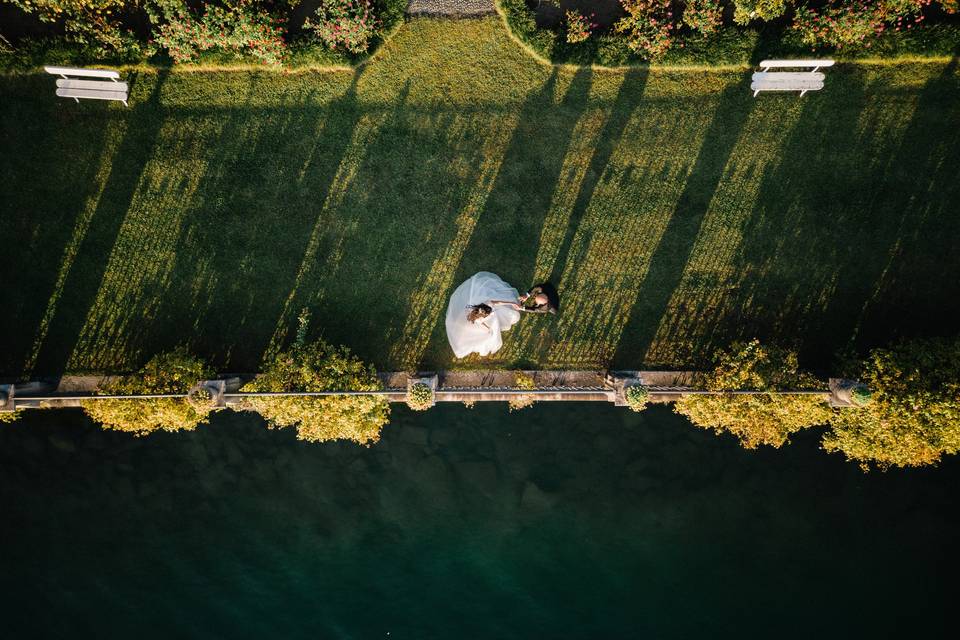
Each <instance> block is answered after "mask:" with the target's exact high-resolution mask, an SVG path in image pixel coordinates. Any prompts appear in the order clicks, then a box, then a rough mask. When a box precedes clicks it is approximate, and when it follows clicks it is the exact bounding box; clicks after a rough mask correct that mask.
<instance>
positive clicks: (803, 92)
mask: <svg viewBox="0 0 960 640" xmlns="http://www.w3.org/2000/svg"><path fill="white" fill-rule="evenodd" d="M806 92H807V90H806V89H804V90H803V91H801V92H800V97H801V98H802V97H803V94H805V93H806Z"/></svg>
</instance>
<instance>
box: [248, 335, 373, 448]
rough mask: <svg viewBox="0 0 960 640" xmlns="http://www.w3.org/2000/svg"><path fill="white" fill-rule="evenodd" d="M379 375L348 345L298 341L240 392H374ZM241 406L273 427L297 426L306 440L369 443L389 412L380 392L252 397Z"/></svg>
mask: <svg viewBox="0 0 960 640" xmlns="http://www.w3.org/2000/svg"><path fill="white" fill-rule="evenodd" d="M301 335H302V334H301ZM380 388H381V385H380V380H379V379H378V378H377V374H376V371H375V370H374V369H373V367H372V366H369V365H366V364H364V363H363V362H362V361H360V360H359V359H358V358H356V357H354V356H352V355H351V353H350V350H349V349H347V348H346V347H334V346H331V345H329V344H327V343H326V342H324V341H323V340H318V341H316V342H312V343H309V344H307V343H305V342H304V341H302V340H298V341H297V342H296V343H295V344H294V345H293V346H292V347H291V348H290V350H289V351H285V352H282V353H280V354H277V355H276V356H275V357H274V358H272V359H271V360H269V361H268V362H267V363H265V364H264V368H263V373H262V374H261V375H259V376H257V378H256V379H255V380H254V381H253V382H250V383H249V384H247V385H246V386H245V387H244V388H243V391H250V392H255V391H258V392H285V391H376V390H379V389H380ZM243 408H244V409H246V410H250V411H256V412H257V413H259V414H260V415H261V416H263V417H264V418H265V419H266V420H267V423H268V424H269V425H270V426H271V427H291V426H296V428H297V438H299V439H301V440H307V441H309V442H324V441H327V440H353V441H355V442H359V443H360V444H372V443H374V442H376V441H377V440H379V439H380V430H381V429H382V428H383V426H384V425H385V424H386V423H387V421H388V419H389V417H390V406H389V404H388V403H387V400H386V398H384V397H383V396H315V397H309V396H308V397H276V398H272V397H255V398H247V399H245V400H244V404H243Z"/></svg>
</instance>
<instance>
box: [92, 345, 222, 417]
mask: <svg viewBox="0 0 960 640" xmlns="http://www.w3.org/2000/svg"><path fill="white" fill-rule="evenodd" d="M211 375H212V371H211V370H210V369H209V367H207V365H206V363H204V361H203V360H201V359H199V358H197V357H196V356H193V355H191V354H190V353H189V352H188V351H187V350H186V349H185V348H183V347H180V348H177V349H174V350H173V351H170V352H168V353H162V354H160V355H157V356H154V358H153V359H151V360H150V362H148V363H147V364H146V365H145V366H144V367H143V369H141V370H140V371H139V372H137V373H135V374H133V375H129V376H124V377H122V378H120V379H118V380H117V381H115V382H113V383H112V384H109V385H107V386H105V387H104V388H103V389H100V390H99V393H100V394H101V395H140V394H168V393H187V391H189V390H190V388H191V387H193V386H194V385H195V384H196V383H197V382H199V381H200V380H205V379H208V378H210V377H211ZM83 410H84V411H85V412H86V413H87V415H89V416H90V417H91V418H93V419H94V420H96V421H97V422H99V423H100V424H102V425H103V426H104V427H105V428H107V429H116V430H118V431H127V432H129V433H134V434H136V435H145V434H147V433H151V432H153V431H157V430H163V431H180V430H184V429H194V428H196V426H197V425H198V424H201V423H203V422H206V421H207V417H208V415H209V413H210V408H208V407H203V406H194V405H193V404H191V403H190V402H188V401H187V399H186V398H150V399H142V400H140V399H138V400H133V399H131V400H89V401H87V402H85V403H84V406H83Z"/></svg>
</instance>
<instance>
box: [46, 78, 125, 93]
mask: <svg viewBox="0 0 960 640" xmlns="http://www.w3.org/2000/svg"><path fill="white" fill-rule="evenodd" d="M57 86H58V87H62V88H63V89H93V90H95V91H128V87H127V83H126V82H109V81H107V80H64V79H62V78H61V79H60V80H57Z"/></svg>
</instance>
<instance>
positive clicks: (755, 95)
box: [753, 89, 760, 98]
mask: <svg viewBox="0 0 960 640" xmlns="http://www.w3.org/2000/svg"><path fill="white" fill-rule="evenodd" d="M759 94H760V89H757V90H756V91H754V92H753V97H754V98H756V97H757V96H758V95H759Z"/></svg>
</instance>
